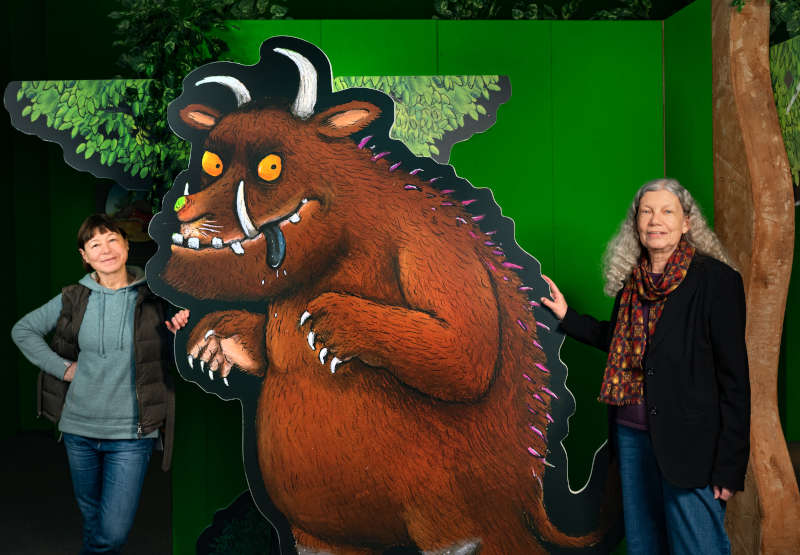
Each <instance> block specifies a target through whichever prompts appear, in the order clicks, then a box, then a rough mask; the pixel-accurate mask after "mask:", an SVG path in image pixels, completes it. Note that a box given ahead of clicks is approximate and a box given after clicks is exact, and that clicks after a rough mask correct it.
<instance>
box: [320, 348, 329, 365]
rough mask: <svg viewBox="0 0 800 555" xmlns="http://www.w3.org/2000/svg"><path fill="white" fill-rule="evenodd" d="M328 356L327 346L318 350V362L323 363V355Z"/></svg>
mask: <svg viewBox="0 0 800 555" xmlns="http://www.w3.org/2000/svg"><path fill="white" fill-rule="evenodd" d="M326 356H328V348H327V347H323V348H322V350H321V351H320V352H319V363H320V364H325V357H326Z"/></svg>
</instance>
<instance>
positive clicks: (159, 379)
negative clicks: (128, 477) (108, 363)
mask: <svg viewBox="0 0 800 555" xmlns="http://www.w3.org/2000/svg"><path fill="white" fill-rule="evenodd" d="M90 293H91V291H90V290H89V289H88V288H87V287H84V286H83V285H80V284H74V285H68V286H66V287H64V288H63V289H62V290H61V305H62V306H61V314H60V315H59V317H58V321H57V322H56V329H55V332H54V334H53V339H52V340H51V342H50V347H51V348H52V349H53V351H55V352H56V353H58V355H60V356H61V357H63V358H65V359H67V360H78V351H79V348H78V332H79V331H80V328H81V322H83V315H84V313H85V312H86V305H87V304H88V302H89V294H90ZM137 293H138V295H137V297H136V308H135V309H134V318H133V335H134V341H133V351H134V361H135V364H134V365H135V368H134V372H135V383H136V399H137V402H138V405H139V426H138V434H139V436H140V437H141V436H142V435H146V434H149V433H150V432H152V431H153V430H156V429H158V428H161V431H162V437H163V440H164V457H163V460H162V465H161V466H162V468H164V470H167V469H168V468H169V465H170V462H171V459H172V440H173V429H174V423H175V387H174V384H173V382H172V376H171V374H170V373H169V368H170V366H171V361H172V338H171V336H170V333H169V331H167V328H166V326H165V325H164V320H166V315H165V310H164V303H163V301H162V300H161V299H160V298H159V297H157V296H156V295H154V294H153V293H152V292H151V291H150V289H149V288H148V287H147V286H146V285H144V284H142V285H140V286H139V287H138V289H137ZM38 386H39V394H38V407H37V409H38V412H39V415H40V416H44V417H45V418H47V419H49V420H51V421H53V422H58V419H59V418H61V410H62V409H63V407H64V400H65V399H66V395H67V389H69V383H67V382H65V381H63V380H60V379H58V378H56V377H54V376H52V375H51V374H48V373H47V372H40V373H39V382H38Z"/></svg>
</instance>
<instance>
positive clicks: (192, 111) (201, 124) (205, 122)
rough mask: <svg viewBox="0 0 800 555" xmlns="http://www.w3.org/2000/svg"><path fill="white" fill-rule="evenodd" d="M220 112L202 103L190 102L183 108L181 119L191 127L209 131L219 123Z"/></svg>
mask: <svg viewBox="0 0 800 555" xmlns="http://www.w3.org/2000/svg"><path fill="white" fill-rule="evenodd" d="M220 115H221V114H220V112H219V111H217V110H215V109H214V108H211V107H209V106H204V105H202V104H189V105H188V106H184V107H183V108H181V111H180V116H181V119H182V120H183V121H184V123H186V124H187V125H188V126H190V127H194V128H195V129H202V130H204V131H207V130H209V129H211V128H212V127H214V126H215V125H217V122H218V121H219V118H220Z"/></svg>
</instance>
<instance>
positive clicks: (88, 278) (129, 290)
mask: <svg viewBox="0 0 800 555" xmlns="http://www.w3.org/2000/svg"><path fill="white" fill-rule="evenodd" d="M127 269H128V273H129V274H130V275H131V276H133V278H132V279H131V280H130V283H128V285H126V286H125V287H120V288H119V289H109V288H107V287H103V286H102V285H100V284H99V283H98V282H97V279H96V278H97V272H92V273H90V274H86V275H85V276H83V277H82V278H81V279H80V281H79V282H78V283H80V284H81V285H83V286H84V287H87V288H88V289H89V290H91V291H92V293H93V294H95V295H98V296H99V302H100V308H99V310H100V317H99V318H98V319H97V336H98V337H99V340H100V354H101V355H105V352H106V345H105V340H104V336H105V323H106V321H114V322H119V331H118V333H117V348H118V349H122V346H123V344H124V342H125V337H124V335H123V330H124V322H125V321H126V319H127V317H128V310H130V307H131V306H133V304H134V302H132V301H133V300H135V298H136V294H137V293H136V289H137V288H138V286H139V285H141V284H142V283H144V281H145V274H144V271H143V270H142V269H141V268H139V267H137V266H127ZM111 297H113V298H114V299H120V297H121V299H120V300H122V302H121V303H109V302H108V301H109V300H110V298H111ZM131 297H133V299H132V298H131ZM109 304H113V305H114V307H115V308H116V309H119V308H121V309H122V311H123V312H122V314H121V315H119V314H115V315H114V316H115V317H113V318H108V315H107V314H106V310H107V309H106V306H107V305H109ZM112 333H113V332H112Z"/></svg>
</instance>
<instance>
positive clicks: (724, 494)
mask: <svg viewBox="0 0 800 555" xmlns="http://www.w3.org/2000/svg"><path fill="white" fill-rule="evenodd" d="M734 493H736V492H733V491H731V490H729V489H728V488H721V487H719V486H714V499H722V500H723V501H728V499H730V498H731V497H733V494H734Z"/></svg>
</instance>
